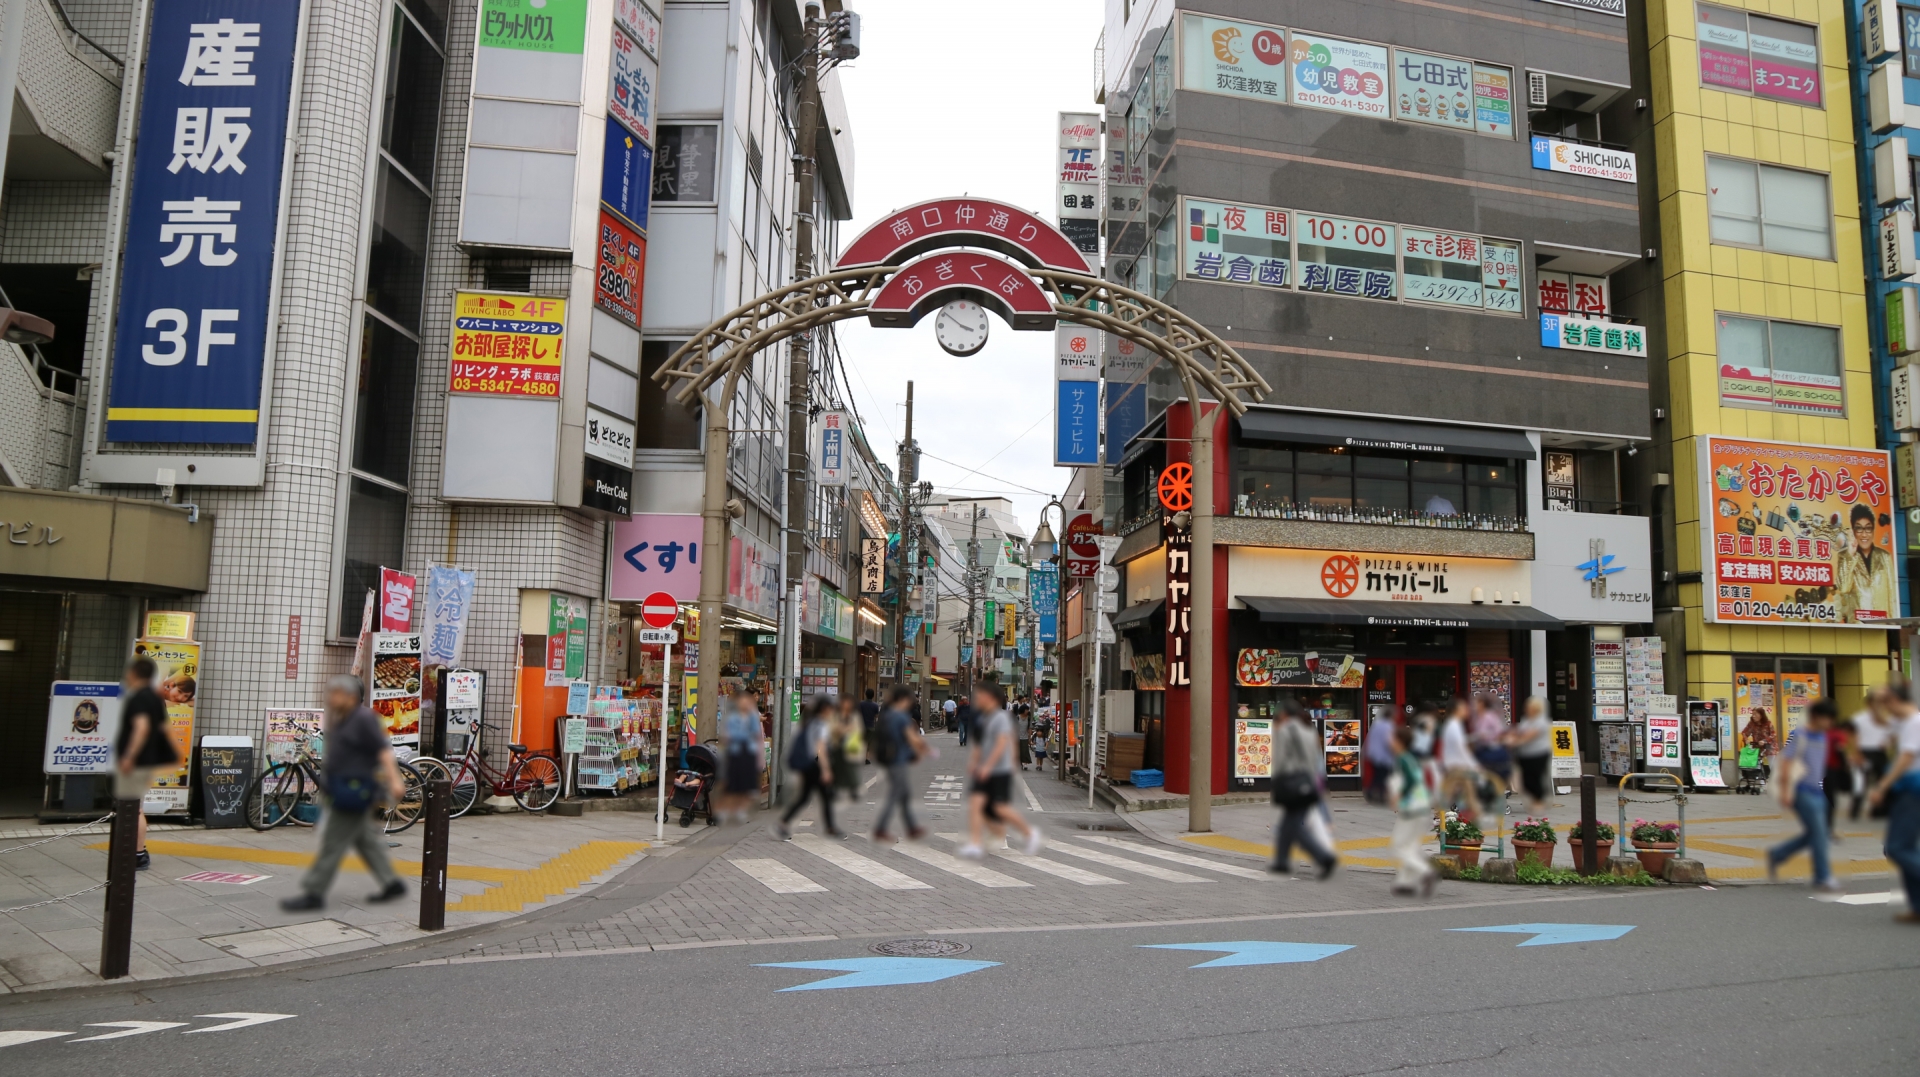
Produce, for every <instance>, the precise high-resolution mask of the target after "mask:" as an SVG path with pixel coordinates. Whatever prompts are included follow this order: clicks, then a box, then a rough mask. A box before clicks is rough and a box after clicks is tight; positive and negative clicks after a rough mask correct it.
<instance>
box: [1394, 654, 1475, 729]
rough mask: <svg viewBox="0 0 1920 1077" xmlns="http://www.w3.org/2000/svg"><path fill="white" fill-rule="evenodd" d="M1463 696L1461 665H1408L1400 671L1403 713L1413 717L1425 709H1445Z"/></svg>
mask: <svg viewBox="0 0 1920 1077" xmlns="http://www.w3.org/2000/svg"><path fill="white" fill-rule="evenodd" d="M1459 694H1460V663H1458V662H1407V663H1404V664H1403V665H1402V666H1401V667H1400V713H1401V714H1402V715H1404V716H1407V717H1411V716H1412V715H1413V712H1414V711H1416V710H1418V709H1420V708H1421V707H1422V706H1435V707H1444V706H1446V704H1447V701H1448V700H1450V699H1452V698H1453V697H1455V696H1457V695H1459Z"/></svg>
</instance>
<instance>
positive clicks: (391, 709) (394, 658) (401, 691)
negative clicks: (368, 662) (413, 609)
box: [368, 632, 425, 746]
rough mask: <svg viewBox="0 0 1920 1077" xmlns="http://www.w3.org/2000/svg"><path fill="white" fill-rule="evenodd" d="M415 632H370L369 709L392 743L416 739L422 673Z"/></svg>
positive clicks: (412, 742) (413, 743) (413, 742)
mask: <svg viewBox="0 0 1920 1077" xmlns="http://www.w3.org/2000/svg"><path fill="white" fill-rule="evenodd" d="M420 642H421V637H420V633H418V632H376V633H374V634H373V677H372V679H371V681H370V682H369V685H368V687H369V691H368V696H369V697H370V699H371V701H372V702H371V704H370V705H371V706H372V707H373V713H375V714H377V715H379V716H380V722H381V724H382V725H385V726H386V728H387V737H388V738H389V739H391V740H392V741H393V742H394V743H395V744H401V745H408V746H418V745H419V743H420V693H421V688H422V687H423V685H424V683H425V676H424V674H423V672H422V670H421V666H420Z"/></svg>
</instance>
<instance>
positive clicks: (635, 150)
mask: <svg viewBox="0 0 1920 1077" xmlns="http://www.w3.org/2000/svg"><path fill="white" fill-rule="evenodd" d="M606 150H607V153H606V157H605V158H604V159H603V160H602V161H601V163H600V201H601V202H603V203H605V204H606V207H607V208H608V209H610V210H612V211H613V212H615V213H618V214H619V215H620V216H622V217H624V218H626V220H627V223H628V224H630V225H633V227H634V228H635V229H636V230H638V231H639V233H640V234H641V235H643V236H644V235H646V234H647V200H648V199H650V198H652V197H653V151H652V150H650V149H648V148H647V144H646V143H645V142H642V141H640V136H639V135H636V134H634V133H633V132H632V131H629V130H627V129H626V128H625V127H622V126H620V121H619V120H615V119H611V118H609V119H608V120H607V146H606Z"/></svg>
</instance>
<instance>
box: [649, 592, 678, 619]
mask: <svg viewBox="0 0 1920 1077" xmlns="http://www.w3.org/2000/svg"><path fill="white" fill-rule="evenodd" d="M640 619H641V620H642V621H645V622H646V625H647V627H648V628H672V627H673V622H675V621H677V620H679V619H680V603H679V602H676V601H675V600H674V597H673V596H672V595H670V594H668V593H666V592H665V591H655V592H654V593H652V594H650V595H648V596H647V600H646V601H645V602H642V603H640Z"/></svg>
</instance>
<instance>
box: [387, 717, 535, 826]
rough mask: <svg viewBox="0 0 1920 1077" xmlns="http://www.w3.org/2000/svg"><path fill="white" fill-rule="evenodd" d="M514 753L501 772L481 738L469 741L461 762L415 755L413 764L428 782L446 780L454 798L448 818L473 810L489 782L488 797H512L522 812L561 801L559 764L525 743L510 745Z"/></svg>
mask: <svg viewBox="0 0 1920 1077" xmlns="http://www.w3.org/2000/svg"><path fill="white" fill-rule="evenodd" d="M507 750H508V751H509V752H511V753H512V757H511V759H510V760H509V761H508V763H507V769H506V770H505V771H501V770H498V769H496V768H495V767H494V766H493V765H492V764H490V763H488V762H487V753H486V750H485V749H484V748H481V747H480V738H479V737H477V736H476V737H468V738H467V750H466V752H465V753H463V754H462V755H461V756H460V757H459V758H458V759H454V760H452V761H446V760H441V759H435V758H434V757H432V756H429V755H421V756H415V757H414V759H413V765H414V766H415V767H417V768H419V772H420V774H421V775H422V777H423V778H424V779H425V780H427V781H432V780H433V779H434V778H442V777H443V778H445V779H447V782H448V784H449V785H450V786H451V787H452V792H453V796H452V799H451V800H450V801H449V803H448V805H447V807H448V811H447V816H448V818H451V819H458V818H460V817H461V816H462V815H465V814H467V812H469V811H471V810H472V809H473V806H474V804H475V803H477V802H478V801H479V799H480V786H481V783H482V782H485V783H486V786H487V789H488V790H489V792H488V794H487V795H488V796H496V797H505V796H510V797H512V798H513V802H514V803H515V804H518V805H520V808H521V810H522V811H528V812H543V811H546V810H547V809H548V808H551V807H553V802H554V801H556V800H559V799H560V789H561V780H560V762H559V760H557V759H555V758H553V757H552V756H551V755H548V754H546V753H545V752H533V751H529V750H528V749H527V746H526V745H524V744H509V745H507Z"/></svg>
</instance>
